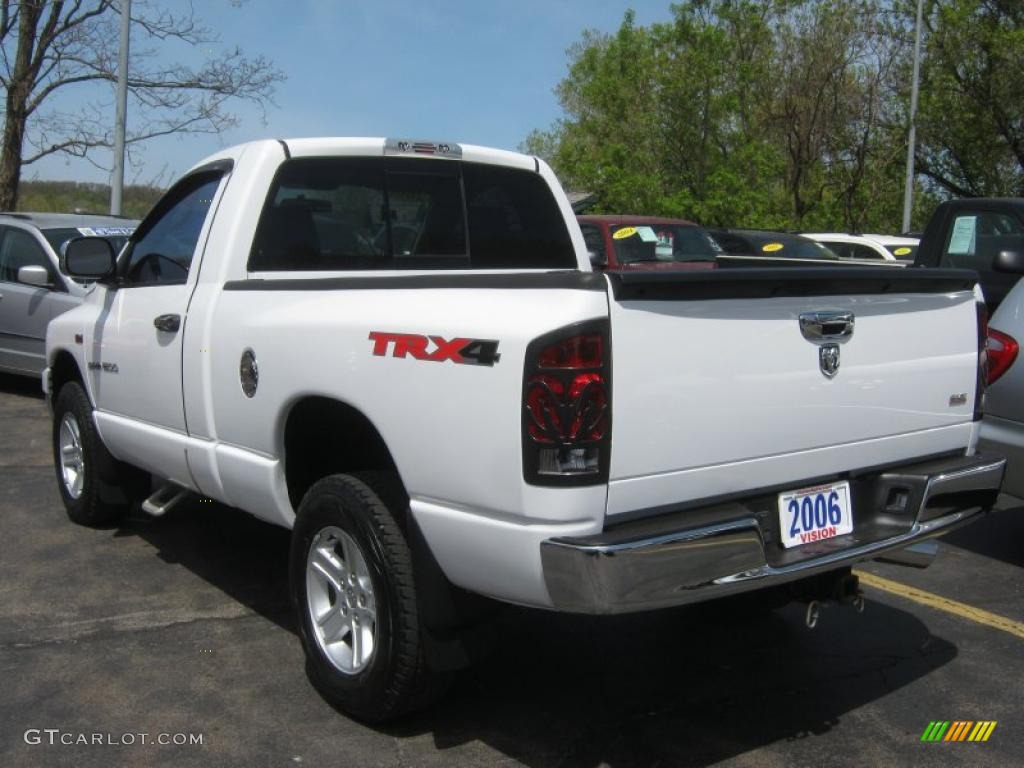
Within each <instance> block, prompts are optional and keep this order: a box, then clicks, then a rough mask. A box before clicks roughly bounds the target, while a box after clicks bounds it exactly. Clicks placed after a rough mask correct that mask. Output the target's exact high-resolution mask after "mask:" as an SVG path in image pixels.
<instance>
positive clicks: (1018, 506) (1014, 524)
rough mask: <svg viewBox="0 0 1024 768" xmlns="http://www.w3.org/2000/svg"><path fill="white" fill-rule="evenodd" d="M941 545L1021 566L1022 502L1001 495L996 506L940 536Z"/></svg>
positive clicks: (1023, 554)
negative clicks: (986, 513)
mask: <svg viewBox="0 0 1024 768" xmlns="http://www.w3.org/2000/svg"><path fill="white" fill-rule="evenodd" d="M940 541H941V542H942V544H943V546H946V545H952V546H954V547H959V548H960V549H966V550H968V551H970V552H974V553H975V554H977V555H984V556H985V557H991V558H993V559H995V560H1002V561H1003V562H1004V563H1007V564H1009V565H1016V566H1019V567H1024V546H1021V542H1022V541H1024V501H1022V500H1021V499H1016V498H1014V497H1012V496H1001V497H1000V499H999V509H997V510H996V511H994V512H991V513H989V514H988V515H986V516H985V517H984V518H982V519H981V520H978V521H977V522H975V523H971V524H970V525H968V526H966V527H964V528H960V529H958V530H956V531H953V532H952V533H950V534H949V535H947V536H943V537H942V538H941V539H940Z"/></svg>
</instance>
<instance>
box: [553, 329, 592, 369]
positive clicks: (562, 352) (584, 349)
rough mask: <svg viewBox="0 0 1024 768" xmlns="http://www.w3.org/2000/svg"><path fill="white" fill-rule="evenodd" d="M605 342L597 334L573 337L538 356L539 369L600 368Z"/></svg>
mask: <svg viewBox="0 0 1024 768" xmlns="http://www.w3.org/2000/svg"><path fill="white" fill-rule="evenodd" d="M603 356H604V340H603V339H602V338H601V337H600V336H599V335H598V334H596V333H594V334H588V335H585V336H573V337H571V338H568V339H563V340H562V341H559V342H556V343H555V344H552V345H550V346H548V347H545V348H544V349H543V350H542V351H541V353H540V354H539V355H538V356H537V367H539V368H559V369H577V368H600V367H601V360H602V358H603Z"/></svg>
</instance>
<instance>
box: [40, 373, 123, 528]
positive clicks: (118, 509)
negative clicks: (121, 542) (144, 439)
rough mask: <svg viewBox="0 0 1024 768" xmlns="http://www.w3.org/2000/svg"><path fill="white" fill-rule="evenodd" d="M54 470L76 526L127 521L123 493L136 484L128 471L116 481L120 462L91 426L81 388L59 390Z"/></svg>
mask: <svg viewBox="0 0 1024 768" xmlns="http://www.w3.org/2000/svg"><path fill="white" fill-rule="evenodd" d="M53 464H54V468H55V469H56V471H57V487H58V488H59V489H60V495H61V499H62V500H63V502H64V508H65V509H66V510H67V513H68V517H69V518H71V520H72V522H75V523H78V524H79V525H88V526H99V525H109V524H111V523H114V522H116V521H117V520H118V519H120V518H121V517H122V516H123V515H124V513H125V511H126V510H127V506H128V505H127V503H126V502H127V501H128V498H129V496H128V494H127V493H126V492H125V491H126V490H127V489H128V487H129V485H130V484H131V483H130V481H132V480H134V479H135V478H134V477H131V478H130V477H128V476H127V474H129V473H130V472H129V470H127V469H126V470H125V472H123V473H121V474H122V476H121V477H118V476H117V475H118V465H117V462H115V461H114V459H113V457H112V456H111V455H110V454H109V453H108V452H107V449H106V447H105V446H104V445H103V441H102V440H101V439H100V436H99V433H98V432H97V431H96V427H95V425H94V424H93V420H92V403H90V402H89V397H88V395H86V394H85V390H84V389H82V387H81V385H80V384H78V383H77V382H70V383H68V384H65V385H64V386H63V387H61V390H60V392H59V393H58V394H57V399H56V401H55V402H54V406H53ZM121 486H123V487H121ZM111 491H117V493H116V494H112V493H111ZM111 498H115V499H116V501H111Z"/></svg>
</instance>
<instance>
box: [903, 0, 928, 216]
mask: <svg viewBox="0 0 1024 768" xmlns="http://www.w3.org/2000/svg"><path fill="white" fill-rule="evenodd" d="M923 15H924V0H917V27H916V29H915V31H914V79H913V81H912V82H911V83H910V133H909V135H908V136H907V180H906V184H905V186H904V188H903V228H902V229H901V230H900V231H901V232H909V231H910V208H911V206H912V204H913V202H914V144H915V142H916V141H917V124H916V122H917V81H918V79H919V77H920V74H921V19H922V17H923Z"/></svg>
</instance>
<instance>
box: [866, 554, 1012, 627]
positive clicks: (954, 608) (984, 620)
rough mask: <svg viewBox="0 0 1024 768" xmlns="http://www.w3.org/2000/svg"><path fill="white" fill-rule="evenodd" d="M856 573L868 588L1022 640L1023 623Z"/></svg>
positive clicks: (872, 575) (922, 591)
mask: <svg viewBox="0 0 1024 768" xmlns="http://www.w3.org/2000/svg"><path fill="white" fill-rule="evenodd" d="M856 573H857V576H858V577H859V578H860V581H861V583H862V584H867V585H868V586H869V587H874V588H875V589H880V590H882V591H883V592H889V593H891V594H893V595H899V596H900V597H905V598H906V599H907V600H913V601H914V602H915V603H920V604H921V605H927V606H928V607H929V608H935V609H936V610H939V611H945V612H946V613H952V614H953V615H954V616H959V617H960V618H962V619H967V620H968V621H973V622H975V623H977V624H984V625H985V626H986V627H992V628H993V629H1000V630H1002V631H1003V632H1009V633H1010V634H1011V635H1014V636H1016V637H1019V638H1021V639H1022V640H1024V622H1020V621H1014V620H1013V619H1008V618H1006V617H1005V616H1000V615H999V614H997V613H989V612H988V611H983V610H982V609H981V608H975V607H974V606H973V605H968V604H967V603H960V602H957V601H956V600H950V599H949V598H946V597H942V596H941V595H935V594H932V593H931V592H925V591H924V590H921V589H915V588H914V587H908V586H907V585H906V584H900V583H899V582H898V581H889V579H883V578H882V577H881V576H875V575H874V574H873V573H865V572H864V571H857V572H856Z"/></svg>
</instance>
